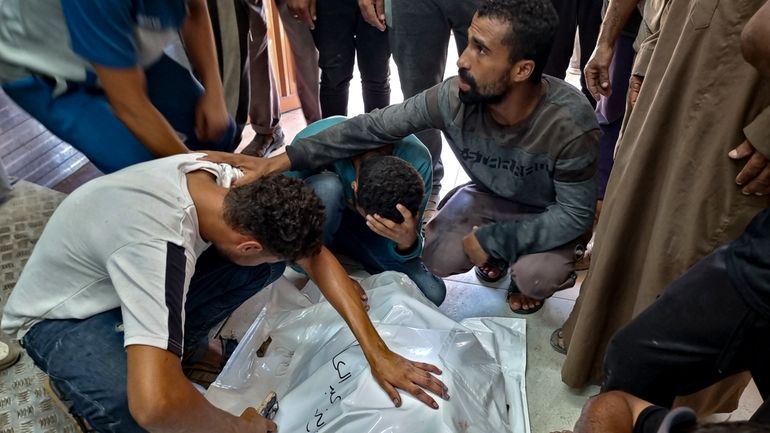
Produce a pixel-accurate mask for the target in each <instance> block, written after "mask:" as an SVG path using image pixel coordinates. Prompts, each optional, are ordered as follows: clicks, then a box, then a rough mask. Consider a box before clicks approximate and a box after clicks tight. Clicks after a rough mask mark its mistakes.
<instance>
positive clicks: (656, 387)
mask: <svg viewBox="0 0 770 433" xmlns="http://www.w3.org/2000/svg"><path fill="white" fill-rule="evenodd" d="M726 254H727V247H726V246H724V247H721V248H719V249H717V250H716V251H715V252H713V253H712V254H711V255H709V256H707V257H706V258H704V259H703V260H701V261H700V262H698V263H697V264H696V265H695V266H693V267H692V268H691V269H690V270H688V271H687V272H686V273H685V274H684V275H682V276H681V277H679V278H678V279H676V280H675V281H674V282H673V283H671V284H670V285H669V286H668V287H666V289H665V290H664V292H663V294H662V295H661V297H660V298H659V299H658V300H657V301H655V303H653V304H652V305H651V306H650V307H649V308H648V309H647V310H645V311H644V312H642V314H640V315H639V316H638V317H637V318H636V319H634V320H633V321H632V322H631V323H629V324H628V325H627V326H626V327H624V328H622V329H621V330H620V331H618V333H617V334H615V336H614V337H613V338H612V340H611V341H610V345H609V348H608V350H607V356H606V358H605V361H604V370H605V371H604V372H605V382H604V384H603V385H602V391H603V392H604V391H612V390H620V391H625V392H628V393H631V394H633V395H635V396H637V397H639V398H642V399H645V400H647V401H649V402H651V403H653V404H657V405H660V406H665V407H671V405H672V403H673V401H674V398H675V397H676V396H683V395H688V394H691V393H693V392H696V391H699V390H701V389H704V388H706V387H708V386H710V385H712V384H714V383H716V382H718V381H719V380H721V379H723V378H725V377H728V376H731V375H733V374H735V373H739V372H742V371H747V370H748V371H750V372H751V374H752V376H753V377H754V381H755V382H756V384H757V387H758V388H759V392H760V394H761V395H762V398H763V399H764V400H765V403H764V404H763V405H762V407H760V409H759V410H758V411H757V412H756V413H755V414H754V417H753V418H752V420H755V421H758V422H765V423H770V404H768V395H769V393H770V321H769V320H768V319H767V318H766V317H763V316H761V315H760V314H759V313H757V312H756V311H755V310H754V309H752V308H751V307H750V306H749V305H747V303H746V302H745V301H744V299H743V297H742V296H741V295H740V293H739V292H738V291H737V290H736V289H735V287H734V286H733V284H732V283H731V280H730V278H729V277H728V274H727V268H726V265H725V256H726Z"/></svg>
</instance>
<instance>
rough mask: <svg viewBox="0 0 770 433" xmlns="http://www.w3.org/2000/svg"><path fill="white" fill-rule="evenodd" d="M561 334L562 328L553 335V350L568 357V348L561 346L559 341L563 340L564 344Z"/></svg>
mask: <svg viewBox="0 0 770 433" xmlns="http://www.w3.org/2000/svg"><path fill="white" fill-rule="evenodd" d="M560 333H561V328H557V329H555V330H554V331H553V332H552V333H551V348H552V349H553V350H555V351H557V352H559V353H561V354H562V355H566V354H567V348H566V347H564V346H563V345H561V344H559V340H562V342H563V341H564V337H563V336H562V337H560V336H559V334H560Z"/></svg>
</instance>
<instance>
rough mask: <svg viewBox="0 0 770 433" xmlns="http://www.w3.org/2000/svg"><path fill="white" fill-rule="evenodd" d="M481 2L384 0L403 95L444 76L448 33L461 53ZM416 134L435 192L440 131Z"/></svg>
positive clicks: (440, 172) (439, 176) (438, 177)
mask: <svg viewBox="0 0 770 433" xmlns="http://www.w3.org/2000/svg"><path fill="white" fill-rule="evenodd" d="M481 4H482V1H481V0H386V15H387V16H386V21H387V23H388V41H389V42H390V50H391V52H392V53H393V60H394V61H395V62H396V67H397V68H398V77H399V79H400V80H401V91H402V92H403V93H404V98H410V97H412V96H414V95H416V94H418V93H420V92H422V91H423V90H426V89H429V88H431V87H433V86H435V85H436V84H438V83H440V82H441V81H442V80H443V79H444V69H445V67H446V59H447V48H448V45H449V33H450V31H451V32H452V33H454V37H455V43H456V45H457V51H458V52H459V53H462V52H463V50H465V46H466V45H468V27H469V26H470V24H471V20H472V19H473V14H474V13H475V12H476V10H477V9H478V8H479V6H481ZM452 67H454V66H452ZM417 137H418V138H419V139H420V140H421V141H422V142H423V143H424V144H425V146H426V147H427V148H428V150H429V151H430V154H431V158H432V159H433V191H434V192H435V193H436V194H438V192H439V190H440V189H441V179H442V178H443V177H444V166H443V165H442V163H441V133H440V132H439V131H438V130H436V129H432V130H426V131H422V132H420V133H418V134H417Z"/></svg>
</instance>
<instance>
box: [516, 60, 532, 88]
mask: <svg viewBox="0 0 770 433" xmlns="http://www.w3.org/2000/svg"><path fill="white" fill-rule="evenodd" d="M534 72H535V61H534V60H519V61H517V62H516V63H514V64H513V66H512V67H511V75H510V77H511V80H513V82H514V83H522V82H524V81H527V80H529V77H531V76H532V74H533V73H534Z"/></svg>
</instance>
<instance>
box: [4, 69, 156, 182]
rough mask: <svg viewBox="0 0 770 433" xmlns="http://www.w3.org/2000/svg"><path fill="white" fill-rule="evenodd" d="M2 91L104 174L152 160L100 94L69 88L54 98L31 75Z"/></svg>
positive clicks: (48, 86)
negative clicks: (107, 141)
mask: <svg viewBox="0 0 770 433" xmlns="http://www.w3.org/2000/svg"><path fill="white" fill-rule="evenodd" d="M3 89H4V90H5V92H6V94H7V95H8V96H9V97H10V98H11V99H13V101H14V102H16V103H17V104H18V105H19V106H20V107H21V108H22V109H24V111H26V112H27V113H29V114H30V115H31V116H32V117H34V118H35V119H36V120H37V121H39V122H40V123H42V124H43V126H45V127H46V128H47V129H48V130H49V131H51V132H52V133H53V134H55V135H56V136H57V137H59V138H61V139H62V140H64V141H66V142H67V143H69V144H71V145H72V146H73V147H74V148H76V149H77V150H79V151H80V152H82V153H83V154H85V156H86V157H87V158H88V159H89V160H90V161H91V162H92V163H93V164H94V165H95V166H96V167H97V168H98V169H99V170H101V171H102V172H103V173H112V172H113V171H117V170H120V169H122V168H125V167H128V166H129V165H133V164H136V163H139V162H144V161H149V160H151V159H153V155H152V154H151V153H150V151H148V150H147V148H146V147H144V145H143V144H142V143H141V142H140V141H139V140H138V139H137V138H136V136H135V135H134V134H133V133H131V131H129V129H128V128H127V127H126V125H125V124H124V123H123V122H121V121H120V120H119V119H118V118H117V117H115V114H114V112H113V111H112V109H111V107H110V104H109V103H108V102H107V98H106V97H105V96H104V94H103V93H99V92H89V91H87V90H86V89H85V88H84V87H83V86H72V87H70V88H69V89H68V90H67V91H66V92H65V93H64V94H62V95H59V96H56V97H54V96H53V86H52V85H51V84H49V83H48V82H46V81H44V80H43V79H42V78H38V77H31V76H30V77H27V78H24V79H22V80H19V81H15V82H11V83H7V84H5V85H4V86H3ZM108 139H109V146H106V145H105V142H106V140H108Z"/></svg>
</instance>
